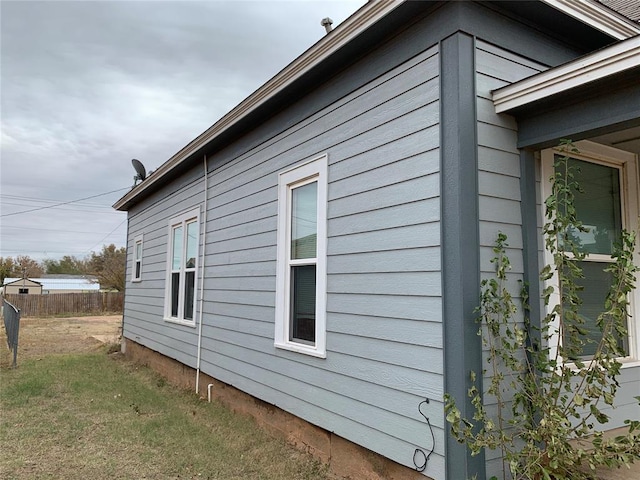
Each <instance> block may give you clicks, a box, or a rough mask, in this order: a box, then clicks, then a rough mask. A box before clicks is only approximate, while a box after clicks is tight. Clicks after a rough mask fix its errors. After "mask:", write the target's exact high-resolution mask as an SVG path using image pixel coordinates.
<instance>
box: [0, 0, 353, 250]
mask: <svg viewBox="0 0 640 480" xmlns="http://www.w3.org/2000/svg"><path fill="white" fill-rule="evenodd" d="M363 3H364V1H355V2H354V1H352V2H346V1H341V2H339V1H336V2H326V1H324V2H312V1H309V2H305V1H295V2H294V1H290V2H270V1H255V2H245V1H225V2H223V1H213V2H212V1H207V2H183V1H178V2H160V1H157V2H149V1H143V2H129V1H126V2H124V1H107V2H93V1H86V2H24V1H23V2H11V1H3V2H1V3H0V9H1V12H0V13H1V16H0V22H1V24H0V32H1V33H0V35H1V41H2V43H1V51H0V54H1V71H0V74H1V79H0V80H1V87H0V88H1V99H0V108H1V116H0V119H1V123H2V125H1V127H2V151H1V155H2V162H1V170H0V180H1V186H2V192H1V193H2V197H0V199H1V200H2V203H1V205H0V207H1V210H0V211H1V213H2V214H3V215H6V214H8V213H12V212H16V211H20V210H24V209H28V208H33V207H37V206H42V205H46V204H47V203H46V202H36V201H32V200H29V199H31V198H37V199H50V200H51V202H50V203H49V204H52V203H55V201H57V202H60V201H68V200H72V199H77V198H83V197H88V196H91V195H94V194H97V193H102V192H107V191H111V190H115V189H118V188H121V187H127V186H130V185H131V184H132V179H133V174H134V172H133V170H132V168H131V165H130V159H131V158H132V157H136V158H139V159H140V160H142V161H143V162H144V163H145V165H147V168H156V167H157V166H159V165H160V164H161V163H162V162H164V161H165V160H166V159H168V158H169V157H170V156H171V155H172V154H173V153H175V152H176V151H178V150H179V149H180V148H181V147H182V146H184V145H185V144H186V143H188V142H189V141H190V140H191V139H192V138H194V137H195V136H197V135H198V134H200V133H201V132H202V131H204V130H205V129H207V128H208V127H209V126H210V125H212V124H213V123H214V122H215V121H216V120H217V119H218V118H220V117H221V116H222V115H224V114H225V113H226V112H227V111H228V110H230V109H231V108H233V107H234V106H235V105H236V104H237V103H239V102H240V101H241V100H242V99H243V98H245V97H246V96H247V95H249V94H250V93H251V92H252V91H254V90H255V89H256V88H258V87H259V86H260V85H261V84H262V83H264V82H265V81H266V80H268V79H269V78H270V77H271V76H273V75H274V74H275V73H277V72H278V71H279V70H280V69H281V68H283V67H284V66H285V65H286V64H287V63H288V62H290V61H291V60H293V59H294V58H295V57H296V56H298V55H299V54H301V53H302V52H303V51H304V50H306V49H307V48H308V47H310V46H311V45H312V44H313V43H314V42H315V41H317V40H318V39H320V38H321V37H322V35H323V34H324V29H323V28H322V27H321V26H320V19H321V18H323V17H325V16H331V17H332V18H333V19H334V21H336V23H338V22H340V21H342V20H344V18H346V17H347V16H348V15H349V14H351V13H352V12H353V11H355V10H356V9H357V8H358V7H360V6H361V5H362V4H363ZM122 193H124V191H122V192H119V193H116V194H111V195H108V196H104V197H100V198H96V199H93V200H90V201H87V202H84V203H89V204H90V205H88V206H83V205H77V204H74V205H71V206H68V207H64V208H63V207H61V208H55V209H49V210H43V211H41V212H34V213H29V214H21V215H13V216H5V217H3V218H0V221H1V239H0V255H2V256H7V255H10V256H14V255H17V254H28V255H31V256H34V257H37V258H44V257H45V256H47V257H51V258H55V257H59V256H61V255H64V254H70V255H79V256H82V255H85V254H86V253H88V252H89V251H90V250H91V249H94V250H96V249H99V248H100V247H101V245H102V243H101V242H102V241H103V242H104V243H111V242H113V243H116V244H117V245H124V241H125V232H126V222H124V220H125V215H124V214H122V213H118V212H114V211H113V210H111V209H110V208H109V207H110V205H111V204H112V203H113V202H114V201H115V200H116V199H117V198H118V197H119V196H120V195H122ZM113 230H115V231H114V233H113V234H112V235H110V236H108V237H107V238H105V236H106V235H107V234H108V233H109V232H111V231H113Z"/></svg>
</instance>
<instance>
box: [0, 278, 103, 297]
mask: <svg viewBox="0 0 640 480" xmlns="http://www.w3.org/2000/svg"><path fill="white" fill-rule="evenodd" d="M3 287H4V293H6V294H12V293H23V294H29V295H33V294H48V293H85V292H99V291H100V284H99V283H98V282H97V280H96V278H95V277H91V276H83V275H46V276H44V277H42V278H5V282H4V285H3Z"/></svg>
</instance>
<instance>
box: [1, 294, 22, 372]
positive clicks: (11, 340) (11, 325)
mask: <svg viewBox="0 0 640 480" xmlns="http://www.w3.org/2000/svg"><path fill="white" fill-rule="evenodd" d="M3 302H4V305H3V307H4V308H3V309H2V316H3V317H4V328H5V332H6V334H7V345H8V346H9V350H10V351H11V352H13V364H12V367H13V368H16V367H17V366H18V333H19V331H20V310H18V309H17V308H16V307H15V306H13V305H12V304H10V303H9V302H7V301H6V300H3Z"/></svg>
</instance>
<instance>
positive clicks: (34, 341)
mask: <svg viewBox="0 0 640 480" xmlns="http://www.w3.org/2000/svg"><path fill="white" fill-rule="evenodd" d="M121 323H122V315H108V316H96V317H69V318H53V317H48V318H36V317H25V318H22V319H21V320H20V334H19V336H18V365H20V362H21V361H24V360H28V359H34V358H35V359H37V358H42V357H44V356H47V355H60V354H69V353H81V352H88V351H91V350H95V349H96V348H98V347H99V346H100V345H102V344H104V343H115V342H119V341H120V328H121ZM11 358H12V357H11V354H10V352H9V349H8V348H7V337H6V334H5V331H4V323H1V326H0V367H1V368H6V367H8V366H9V365H10V364H11Z"/></svg>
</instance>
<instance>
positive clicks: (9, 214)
mask: <svg viewBox="0 0 640 480" xmlns="http://www.w3.org/2000/svg"><path fill="white" fill-rule="evenodd" d="M129 188H130V187H124V188H119V189H117V190H112V191H110V192H105V193H99V194H97V195H92V196H90V197H85V198H79V199H78V200H69V201H68V202H60V203H56V204H54V205H45V206H44V207H37V208H31V209H29V210H21V211H19V212H13V213H5V214H2V215H0V217H10V216H11V215H19V214H21V213H29V212H37V211H38V210H45V209H47V208H54V207H60V206H62V205H69V204H70V203H77V202H82V201H83V200H89V199H91V198H96V197H102V196H104V195H109V194H110V193H116V192H121V191H122V190H127V189H129Z"/></svg>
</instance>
